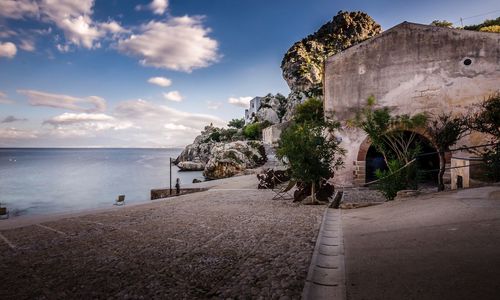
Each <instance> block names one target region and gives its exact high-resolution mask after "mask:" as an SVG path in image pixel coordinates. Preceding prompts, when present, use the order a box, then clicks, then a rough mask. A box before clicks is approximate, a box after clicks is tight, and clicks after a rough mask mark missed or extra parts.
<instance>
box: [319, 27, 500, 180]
mask: <svg viewBox="0 0 500 300" xmlns="http://www.w3.org/2000/svg"><path fill="white" fill-rule="evenodd" d="M469 62H470V64H468V63H469ZM324 81H325V82H324V94H325V102H324V105H325V114H326V116H327V117H329V118H332V117H333V115H335V117H336V118H337V119H339V120H341V121H344V122H343V123H345V121H346V120H349V119H353V118H354V116H355V113H356V111H357V110H359V109H360V108H362V107H363V106H364V105H365V104H366V100H367V98H368V97H369V96H370V95H373V96H375V98H376V99H377V105H378V106H388V107H390V108H392V110H393V112H394V113H395V114H410V115H412V114H415V113H418V112H423V111H425V112H428V113H430V114H431V115H437V114H439V113H440V112H443V111H450V110H452V111H454V112H457V113H459V112H461V111H466V110H468V108H469V107H470V106H471V105H474V104H475V103H478V102H481V101H482V100H484V99H485V98H487V97H488V96H489V95H491V94H493V93H495V92H496V91H499V90H500V34H498V33H485V32H476V31H466V30H459V29H448V28H442V27H436V26H428V25H420V24H413V23H407V22H405V23H402V24H400V25H397V26H395V27H393V28H391V29H389V30H387V31H385V32H384V33H382V34H380V35H378V36H376V37H374V38H371V39H369V40H367V41H365V42H363V43H361V44H358V45H356V46H353V47H351V48H349V49H347V50H345V51H343V52H341V53H339V54H337V55H334V56H332V57H330V58H329V59H328V60H327V62H326V65H325V78H324ZM339 135H340V137H341V138H342V146H343V147H344V148H345V149H346V150H347V154H346V158H345V165H346V167H345V168H344V169H343V170H341V171H339V172H337V174H336V175H335V178H334V181H335V183H336V184H339V185H354V184H360V183H364V178H359V177H360V176H357V175H356V174H360V173H361V172H357V171H360V169H363V170H364V167H363V166H361V164H362V163H364V162H363V160H364V158H363V157H359V154H360V146H361V145H362V143H363V141H365V139H366V136H365V135H364V133H363V132H362V131H360V130H358V129H344V130H342V131H341V132H339ZM481 142H484V138H483V137H482V136H480V135H472V136H470V137H467V140H464V141H461V143H460V144H468V145H472V144H479V143H481ZM360 159H363V160H360ZM363 170H361V171H363ZM361 177H363V176H361Z"/></svg>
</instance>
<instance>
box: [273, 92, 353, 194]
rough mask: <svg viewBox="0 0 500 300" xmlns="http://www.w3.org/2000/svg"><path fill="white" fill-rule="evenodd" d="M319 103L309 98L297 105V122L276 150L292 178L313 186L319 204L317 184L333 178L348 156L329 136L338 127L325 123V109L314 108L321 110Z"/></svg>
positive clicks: (289, 128) (333, 123)
mask: <svg viewBox="0 0 500 300" xmlns="http://www.w3.org/2000/svg"><path fill="white" fill-rule="evenodd" d="M316 104H317V100H316V99H309V100H307V101H306V102H304V103H303V104H299V105H298V107H297V114H296V115H295V122H294V123H293V124H292V125H291V126H290V127H288V128H287V129H285V130H284V131H283V133H282V134H281V137H280V141H279V147H278V151H277V155H278V157H279V158H280V159H281V160H283V161H285V162H287V163H288V165H289V166H290V170H291V175H292V178H294V179H296V180H298V181H301V182H304V183H310V184H311V186H312V190H311V200H312V202H315V201H316V198H315V195H316V192H315V186H316V183H318V182H319V181H321V180H322V179H328V178H331V177H332V176H333V174H334V171H335V170H337V169H338V168H340V167H341V166H342V165H343V161H342V155H344V153H345V151H344V150H343V149H342V148H340V146H339V144H340V141H338V140H337V139H335V138H334V137H330V136H329V135H328V134H327V133H328V131H329V130H330V129H333V128H338V126H339V124H338V123H337V122H331V123H327V122H326V121H324V119H323V112H322V106H320V107H321V111H318V110H317V109H312V108H317V107H318V106H317V105H316ZM318 116H321V117H320V118H319V117H318Z"/></svg>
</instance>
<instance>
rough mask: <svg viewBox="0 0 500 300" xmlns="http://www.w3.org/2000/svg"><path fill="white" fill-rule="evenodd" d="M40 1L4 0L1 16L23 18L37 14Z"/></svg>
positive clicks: (0, 3) (0, 9)
mask: <svg viewBox="0 0 500 300" xmlns="http://www.w3.org/2000/svg"><path fill="white" fill-rule="evenodd" d="M37 14H38V3H37V2H35V1H33V0H2V1H0V16H3V17H6V18H11V19H22V18H24V17H25V16H36V15H37Z"/></svg>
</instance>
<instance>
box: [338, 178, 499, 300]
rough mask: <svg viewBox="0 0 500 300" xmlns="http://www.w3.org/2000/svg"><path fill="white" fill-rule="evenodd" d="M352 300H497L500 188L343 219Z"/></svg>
mask: <svg viewBox="0 0 500 300" xmlns="http://www.w3.org/2000/svg"><path fill="white" fill-rule="evenodd" d="M342 220H343V224H342V225H343V231H344V242H345V253H346V272H347V274H346V275H347V283H346V284H347V299H350V300H359V299H384V300H390V299H398V300H400V299H439V300H445V299H467V300H472V299H475V300H476V299H500V188H498V187H496V188H492V187H488V188H481V189H470V190H463V191H460V192H458V193H452V192H447V193H442V194H437V195H436V194H435V195H426V196H422V197H419V198H417V199H412V200H406V201H393V202H390V203H386V204H383V205H379V206H374V207H368V208H361V209H356V210H344V211H343V218H342Z"/></svg>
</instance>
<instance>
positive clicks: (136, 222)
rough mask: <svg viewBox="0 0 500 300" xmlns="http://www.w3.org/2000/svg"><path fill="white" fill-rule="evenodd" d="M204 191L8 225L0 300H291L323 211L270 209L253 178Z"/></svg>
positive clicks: (2, 233) (0, 243)
mask: <svg viewBox="0 0 500 300" xmlns="http://www.w3.org/2000/svg"><path fill="white" fill-rule="evenodd" d="M206 184H208V183H206ZM211 184H215V185H216V187H214V189H213V190H210V191H206V192H201V193H195V194H189V195H184V196H180V197H175V198H170V199H167V200H156V201H152V202H150V203H146V204H138V205H125V206H124V207H115V208H113V209H109V210H103V211H99V212H80V213H78V214H70V215H64V216H61V215H59V216H52V218H51V219H44V220H41V219H36V218H31V221H30V222H31V225H27V223H26V222H28V220H25V221H23V222H24V223H23V222H20V221H17V223H15V222H16V221H15V219H12V220H11V221H12V223H10V224H11V226H10V227H9V226H7V225H4V228H3V229H0V238H1V239H0V253H1V255H0V274H2V275H1V278H2V279H1V280H0V299H89V298H109V299H199V298H236V297H237V298H240V299H250V298H252V299H254V298H261V299H279V298H283V299H298V298H300V294H301V292H302V288H303V285H304V280H305V277H306V272H307V269H308V267H309V263H310V258H311V254H312V250H313V248H314V243H315V237H316V235H317V232H318V228H319V224H320V221H321V216H322V213H323V211H324V207H323V206H301V205H296V204H293V203H292V202H291V201H273V200H270V199H271V197H272V196H273V194H272V192H271V191H267V190H256V189H255V186H256V180H255V175H252V176H248V177H246V178H245V177H235V178H231V179H229V180H226V181H219V182H212V183H211ZM11 221H7V222H11ZM39 221H42V222H39ZM14 223H15V224H14ZM2 224H7V223H3V222H2ZM23 224H24V225H26V226H23ZM9 228H10V229H9Z"/></svg>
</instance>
